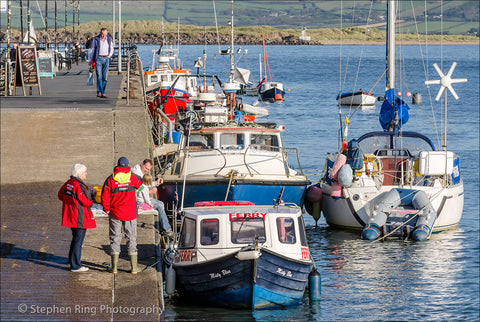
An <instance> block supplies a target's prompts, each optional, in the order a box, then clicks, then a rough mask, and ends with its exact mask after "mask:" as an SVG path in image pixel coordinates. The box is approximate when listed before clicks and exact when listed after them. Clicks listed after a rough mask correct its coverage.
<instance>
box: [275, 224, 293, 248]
mask: <svg viewBox="0 0 480 322" xmlns="http://www.w3.org/2000/svg"><path fill="white" fill-rule="evenodd" d="M277 231H278V239H279V240H280V242H281V243H284V244H295V242H296V238H295V225H294V223H293V218H277Z"/></svg>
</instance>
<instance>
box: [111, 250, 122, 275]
mask: <svg viewBox="0 0 480 322" xmlns="http://www.w3.org/2000/svg"><path fill="white" fill-rule="evenodd" d="M119 255H120V254H119V253H112V255H111V257H112V267H111V268H110V273H113V274H117V273H118V271H117V270H118V257H119Z"/></svg>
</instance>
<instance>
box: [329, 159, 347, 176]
mask: <svg viewBox="0 0 480 322" xmlns="http://www.w3.org/2000/svg"><path fill="white" fill-rule="evenodd" d="M345 163H347V156H346V155H345V154H339V155H338V156H337V159H336V160H335V163H334V164H333V167H332V169H331V170H330V178H332V179H333V180H337V177H338V171H340V169H341V168H342V167H343V165H344V164H345Z"/></svg>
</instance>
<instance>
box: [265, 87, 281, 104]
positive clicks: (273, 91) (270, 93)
mask: <svg viewBox="0 0 480 322" xmlns="http://www.w3.org/2000/svg"><path fill="white" fill-rule="evenodd" d="M259 94H260V97H261V99H262V101H276V100H278V99H277V97H278V96H277V94H279V95H281V96H282V99H281V100H283V98H284V97H285V91H283V90H281V89H280V88H277V87H271V88H270V89H267V90H266V91H261V90H260V91H259Z"/></svg>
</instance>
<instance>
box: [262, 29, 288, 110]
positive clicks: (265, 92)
mask: <svg viewBox="0 0 480 322" xmlns="http://www.w3.org/2000/svg"><path fill="white" fill-rule="evenodd" d="M262 41H263V69H264V74H263V78H262V79H261V80H260V82H259V84H258V85H257V88H258V94H259V95H260V97H261V99H262V101H270V102H274V101H283V98H284V96H285V91H284V90H283V84H282V83H280V82H273V81H272V76H271V75H270V67H269V66H268V57H267V49H266V47H265V38H264V37H263V35H262ZM267 70H268V76H269V77H268V78H267Z"/></svg>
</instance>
